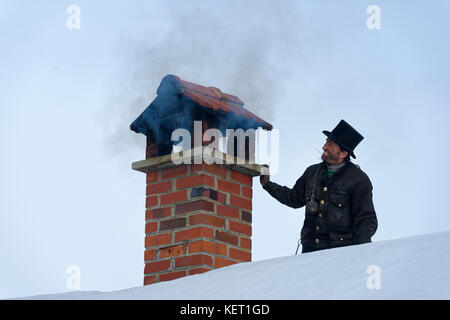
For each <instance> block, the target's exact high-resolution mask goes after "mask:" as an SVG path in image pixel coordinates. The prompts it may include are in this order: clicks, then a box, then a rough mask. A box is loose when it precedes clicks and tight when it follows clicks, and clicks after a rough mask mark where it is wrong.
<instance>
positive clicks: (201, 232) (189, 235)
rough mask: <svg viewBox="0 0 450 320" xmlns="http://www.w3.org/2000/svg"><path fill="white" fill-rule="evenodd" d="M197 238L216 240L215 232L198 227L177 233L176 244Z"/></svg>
mask: <svg viewBox="0 0 450 320" xmlns="http://www.w3.org/2000/svg"><path fill="white" fill-rule="evenodd" d="M196 238H208V239H213V238H214V231H213V230H212V229H210V228H206V227H196V228H192V229H187V230H181V231H177V232H176V233H175V242H179V241H184V240H192V239H196Z"/></svg>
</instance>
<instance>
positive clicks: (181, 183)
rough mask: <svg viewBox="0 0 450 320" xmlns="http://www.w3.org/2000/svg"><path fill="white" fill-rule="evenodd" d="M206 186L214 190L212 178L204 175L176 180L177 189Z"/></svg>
mask: <svg viewBox="0 0 450 320" xmlns="http://www.w3.org/2000/svg"><path fill="white" fill-rule="evenodd" d="M200 185H207V186H210V187H213V188H214V178H213V177H210V176H207V175H205V174H200V175H196V176H189V177H183V178H178V179H177V189H183V188H189V187H197V186H200Z"/></svg>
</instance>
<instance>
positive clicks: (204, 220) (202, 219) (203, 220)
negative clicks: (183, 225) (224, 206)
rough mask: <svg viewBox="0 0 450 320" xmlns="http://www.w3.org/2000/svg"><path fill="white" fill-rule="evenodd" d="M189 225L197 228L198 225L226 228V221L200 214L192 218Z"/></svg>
mask: <svg viewBox="0 0 450 320" xmlns="http://www.w3.org/2000/svg"><path fill="white" fill-rule="evenodd" d="M189 224H190V225H191V226H195V225H197V224H207V225H210V226H214V227H225V219H223V218H219V217H216V216H212V215H209V214H205V213H200V214H195V215H192V216H190V217H189Z"/></svg>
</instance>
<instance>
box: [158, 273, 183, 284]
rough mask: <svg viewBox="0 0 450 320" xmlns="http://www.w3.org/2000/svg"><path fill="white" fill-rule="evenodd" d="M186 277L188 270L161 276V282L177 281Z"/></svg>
mask: <svg viewBox="0 0 450 320" xmlns="http://www.w3.org/2000/svg"><path fill="white" fill-rule="evenodd" d="M184 276H186V270H182V271H175V272H169V273H162V274H160V275H159V282H163V281H170V280H175V279H178V278H182V277H184Z"/></svg>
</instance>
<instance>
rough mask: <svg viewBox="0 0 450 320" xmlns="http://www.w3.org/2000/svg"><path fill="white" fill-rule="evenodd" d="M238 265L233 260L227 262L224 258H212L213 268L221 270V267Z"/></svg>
mask: <svg viewBox="0 0 450 320" xmlns="http://www.w3.org/2000/svg"><path fill="white" fill-rule="evenodd" d="M236 263H238V262H237V261H233V260H228V259H224V258H220V257H215V258H214V268H222V267H226V266H229V265H232V264H236Z"/></svg>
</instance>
